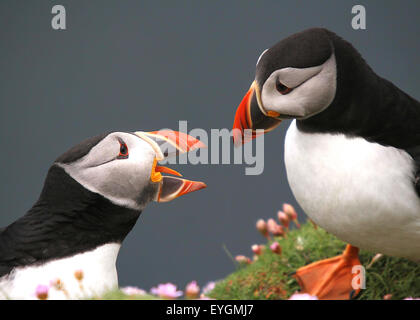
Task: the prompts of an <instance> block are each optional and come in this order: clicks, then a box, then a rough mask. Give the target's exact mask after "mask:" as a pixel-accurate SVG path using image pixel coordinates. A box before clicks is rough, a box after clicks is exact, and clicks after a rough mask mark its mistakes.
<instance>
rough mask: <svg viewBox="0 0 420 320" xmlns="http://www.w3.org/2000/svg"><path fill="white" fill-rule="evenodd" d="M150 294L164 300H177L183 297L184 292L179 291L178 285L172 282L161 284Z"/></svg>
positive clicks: (151, 290)
mask: <svg viewBox="0 0 420 320" xmlns="http://www.w3.org/2000/svg"><path fill="white" fill-rule="evenodd" d="M150 292H151V293H152V294H154V295H157V296H159V297H161V298H164V299H176V298H178V297H180V296H182V291H177V289H176V285H174V284H172V283H170V282H168V283H165V284H159V285H158V286H157V287H153V288H152V289H150Z"/></svg>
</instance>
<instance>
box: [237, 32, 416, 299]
mask: <svg viewBox="0 0 420 320" xmlns="http://www.w3.org/2000/svg"><path fill="white" fill-rule="evenodd" d="M285 119H293V121H292V122H291V124H290V126H289V129H288V130H287V134H286V140H285V153H284V160H285V165H286V172H287V179H288V182H289V185H290V187H291V190H292V192H293V194H294V196H295V198H296V200H297V201H298V203H299V204H300V206H301V207H302V209H303V210H304V211H305V212H306V214H307V215H308V216H309V217H310V218H311V219H312V220H313V221H314V222H315V223H317V224H318V225H319V226H321V227H322V228H324V229H326V230H327V231H328V232H330V233H332V234H334V235H336V236H337V237H338V238H340V239H342V240H344V241H346V242H347V243H349V245H348V246H347V247H346V249H345V251H344V252H343V254H342V255H340V256H337V257H334V258H331V259H327V260H323V261H319V262H315V263H312V264H310V265H308V266H305V267H303V268H301V269H299V270H297V272H296V274H295V277H296V279H297V280H298V282H299V284H300V286H301V288H302V290H303V291H304V292H308V293H310V294H312V295H316V296H318V298H320V299H348V298H349V297H350V298H351V297H354V296H355V294H357V293H358V292H359V291H360V290H359V289H356V290H353V287H352V285H351V284H352V279H353V277H354V275H355V274H353V272H352V271H353V267H354V266H358V265H360V261H359V259H358V251H359V249H358V248H363V249H366V250H369V251H372V252H380V253H383V254H387V255H392V256H398V257H405V258H408V259H411V260H413V261H420V182H419V181H420V170H419V168H420V103H419V102H418V101H417V100H415V99H414V98H412V97H410V96H409V95H408V94H406V93H405V92H403V91H402V90H400V89H399V88H397V87H396V86H395V85H394V84H392V83H391V82H389V81H388V80H386V79H383V78H381V77H379V76H378V75H377V74H375V72H374V71H373V70H372V69H371V68H370V67H369V65H368V64H367V63H366V62H365V60H364V59H363V58H362V57H361V55H360V54H359V53H358V52H357V50H356V49H355V48H354V47H353V46H352V45H351V44H350V43H349V42H347V41H345V40H343V39H342V38H340V37H339V36H337V35H336V34H335V33H333V32H331V31H329V30H326V29H322V28H313V29H308V30H305V31H303V32H300V33H297V34H294V35H292V36H289V37H288V38H286V39H284V40H282V41H280V42H279V43H277V44H275V45H274V46H273V47H271V48H270V49H267V50H265V51H264V52H263V53H262V54H261V56H260V58H259V59H258V61H257V66H256V77H255V80H254V82H253V83H252V85H251V88H250V89H249V91H248V93H247V94H246V95H245V97H244V99H243V100H242V102H241V103H240V105H239V107H238V109H237V112H236V116H235V120H234V125H233V128H234V142H235V144H241V143H244V142H247V141H249V140H250V139H252V138H255V137H256V136H257V132H256V129H260V130H262V131H263V132H268V131H271V130H273V129H274V128H276V127H277V126H278V125H279V124H280V123H281V121H283V120H285ZM247 132H250V133H248V134H247Z"/></svg>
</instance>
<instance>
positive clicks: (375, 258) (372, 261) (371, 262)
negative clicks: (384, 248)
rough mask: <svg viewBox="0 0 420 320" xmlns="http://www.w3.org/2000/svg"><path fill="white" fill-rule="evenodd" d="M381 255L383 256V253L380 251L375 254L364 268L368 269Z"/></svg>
mask: <svg viewBox="0 0 420 320" xmlns="http://www.w3.org/2000/svg"><path fill="white" fill-rule="evenodd" d="M382 257H383V254H382V253H377V254H375V256H374V257H373V258H372V260H371V261H370V262H369V264H368V265H367V266H366V269H369V268H370V267H371V266H372V265H373V264H374V263H375V262H376V261H378V260H379V259H380V258H382Z"/></svg>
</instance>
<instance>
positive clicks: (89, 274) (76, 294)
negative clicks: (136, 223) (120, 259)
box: [0, 243, 120, 299]
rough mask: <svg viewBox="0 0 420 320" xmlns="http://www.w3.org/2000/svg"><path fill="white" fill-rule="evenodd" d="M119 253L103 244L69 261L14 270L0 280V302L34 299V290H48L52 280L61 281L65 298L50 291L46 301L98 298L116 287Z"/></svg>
mask: <svg viewBox="0 0 420 320" xmlns="http://www.w3.org/2000/svg"><path fill="white" fill-rule="evenodd" d="M52 245H53V244H52ZM119 249H120V244H117V243H111V244H105V245H102V246H100V247H98V248H96V249H94V250H92V251H88V252H84V253H81V254H77V255H75V256H73V257H69V258H64V259H59V260H53V261H50V262H47V263H45V264H43V265H39V266H30V267H23V268H17V269H15V270H14V271H13V272H12V273H11V274H10V275H8V276H5V277H2V278H0V298H3V299H36V296H35V290H36V287H37V286H38V285H46V286H49V285H50V282H51V281H52V280H55V279H60V280H61V282H62V283H63V284H64V289H65V292H66V293H67V294H66V293H65V292H64V291H63V290H56V289H54V288H50V290H49V293H48V299H77V298H83V297H88V296H92V295H100V294H102V293H103V292H105V291H107V290H109V289H113V288H116V287H118V277H117V270H116V267H115V263H116V260H117V255H118V251H119ZM78 270H82V271H83V280H82V282H81V285H82V286H80V283H79V282H78V281H77V280H76V278H75V277H74V273H75V271H78Z"/></svg>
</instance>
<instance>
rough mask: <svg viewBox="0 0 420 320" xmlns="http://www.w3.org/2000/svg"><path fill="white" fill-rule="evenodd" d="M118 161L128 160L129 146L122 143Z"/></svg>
mask: <svg viewBox="0 0 420 320" xmlns="http://www.w3.org/2000/svg"><path fill="white" fill-rule="evenodd" d="M117 158H118V159H127V158H128V147H127V144H125V143H124V142H121V141H120V153H119V154H118V156H117Z"/></svg>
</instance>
